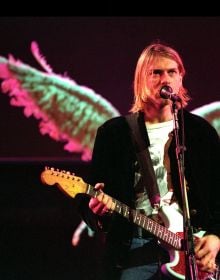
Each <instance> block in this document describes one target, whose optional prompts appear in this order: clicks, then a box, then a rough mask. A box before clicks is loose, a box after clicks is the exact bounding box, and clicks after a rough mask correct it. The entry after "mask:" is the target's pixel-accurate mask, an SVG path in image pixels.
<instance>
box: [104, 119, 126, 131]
mask: <svg viewBox="0 0 220 280" xmlns="http://www.w3.org/2000/svg"><path fill="white" fill-rule="evenodd" d="M126 125H127V122H126V118H125V116H119V117H114V118H112V119H109V120H107V121H106V122H105V123H103V124H102V125H101V126H100V127H99V130H109V129H119V128H124V127H126Z"/></svg>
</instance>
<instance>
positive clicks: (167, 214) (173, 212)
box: [159, 203, 214, 280]
mask: <svg viewBox="0 0 220 280" xmlns="http://www.w3.org/2000/svg"><path fill="white" fill-rule="evenodd" d="M159 216H160V217H161V219H162V221H163V222H164V225H165V227H166V228H168V229H169V230H170V231H171V232H175V233H176V234H177V235H178V236H179V237H180V238H181V239H183V238H184V234H183V216H182V214H181V213H180V212H178V206H177V204H176V203H173V204H171V205H169V206H163V207H162V208H161V211H160V212H159ZM177 221H178V222H177ZM204 233H205V231H200V232H198V233H196V234H194V238H195V239H197V238H201V237H202V236H203V235H204ZM161 245H162V246H163V247H165V248H166V250H167V251H168V252H169V256H170V262H169V263H165V264H163V265H162V266H161V270H162V272H163V274H165V275H166V276H168V277H169V278H171V279H181V280H185V279H186V278H185V252H184V251H180V250H175V249H173V248H172V247H171V246H169V245H168V246H167V245H164V243H161ZM207 279H210V280H211V279H213V280H214V278H212V277H211V275H210V273H207V272H203V271H199V270H198V280H207Z"/></svg>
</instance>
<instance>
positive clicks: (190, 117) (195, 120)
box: [184, 110, 215, 132]
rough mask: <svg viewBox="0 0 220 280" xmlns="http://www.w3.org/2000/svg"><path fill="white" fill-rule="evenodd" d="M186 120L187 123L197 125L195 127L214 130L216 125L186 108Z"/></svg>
mask: <svg viewBox="0 0 220 280" xmlns="http://www.w3.org/2000/svg"><path fill="white" fill-rule="evenodd" d="M184 120H185V122H186V124H187V125H189V126H190V125H191V126H193V127H195V129H202V130H204V131H213V132H214V131H215V129H214V127H213V126H212V125H211V124H210V123H209V122H208V121H207V120H206V119H204V118H203V117H201V116H198V115H195V114H193V113H191V112H189V111H186V110H184Z"/></svg>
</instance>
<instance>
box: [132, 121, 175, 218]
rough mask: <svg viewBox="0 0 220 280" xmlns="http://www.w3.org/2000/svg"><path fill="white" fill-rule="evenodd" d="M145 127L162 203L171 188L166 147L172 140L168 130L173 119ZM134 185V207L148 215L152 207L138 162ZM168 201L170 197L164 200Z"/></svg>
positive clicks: (171, 126)
mask: <svg viewBox="0 0 220 280" xmlns="http://www.w3.org/2000/svg"><path fill="white" fill-rule="evenodd" d="M146 128H147V132H148V136H149V140H150V146H149V152H150V156H151V159H152V163H153V168H154V171H155V175H156V179H157V184H158V187H159V191H160V196H161V203H163V199H162V198H163V197H164V196H165V195H166V194H167V193H168V191H169V190H170V189H171V188H172V186H171V180H170V164H169V157H168V148H169V144H170V142H171V140H172V135H171V133H170V132H171V131H172V130H173V120H171V121H167V122H162V123H155V124H150V125H148V124H146ZM134 187H135V192H136V209H142V211H143V212H145V213H146V214H147V215H150V214H151V213H152V210H153V209H152V207H151V203H150V201H149V198H148V195H147V192H146V189H147V186H144V182H143V178H142V177H141V175H140V170H139V167H138V163H136V172H135V185H134ZM169 201H170V198H169V199H168V201H167V200H166V202H168V203H169Z"/></svg>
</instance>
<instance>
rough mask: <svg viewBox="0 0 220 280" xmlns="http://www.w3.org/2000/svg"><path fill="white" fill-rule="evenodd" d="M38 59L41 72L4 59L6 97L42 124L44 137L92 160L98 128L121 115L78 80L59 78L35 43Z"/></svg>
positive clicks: (0, 70) (0, 64)
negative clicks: (59, 142)
mask: <svg viewBox="0 0 220 280" xmlns="http://www.w3.org/2000/svg"><path fill="white" fill-rule="evenodd" d="M31 50H32V53H33V55H34V57H35V58H36V59H37V61H38V62H39V63H40V65H41V66H42V67H43V69H44V71H46V72H42V71H39V70H37V69H35V68H33V67H31V66H29V65H27V64H24V63H22V62H21V61H18V60H15V59H14V58H13V57H12V56H9V58H8V59H7V58H5V57H2V56H0V78H1V79H3V81H2V84H1V87H2V92H3V93H8V94H9V95H10V98H11V99H10V103H11V105H13V106H22V107H24V115H25V116H26V117H29V116H31V115H33V116H34V117H35V118H37V119H39V120H40V123H39V129H40V132H41V133H42V134H49V136H50V137H51V138H53V139H54V140H56V141H63V142H64V143H65V145H64V149H65V150H68V151H69V152H79V153H80V152H81V153H82V159H83V160H89V159H90V157H91V150H92V147H93V143H94V139H95V134H96V130H97V128H98V126H100V125H101V124H102V123H104V122H105V121H106V120H108V119H110V118H112V117H115V116H118V115H119V112H118V111H117V109H116V108H115V107H113V106H112V104H111V103H110V102H108V101H107V100H106V99H105V98H103V97H101V96H100V95H98V94H96V93H95V92H94V91H93V90H92V89H89V88H87V87H85V86H80V85H78V84H77V83H76V82H75V81H74V80H72V79H70V78H67V77H64V76H61V75H57V74H55V73H54V72H53V70H52V68H51V67H50V66H49V65H48V64H47V62H46V60H45V58H44V57H43V56H42V55H41V54H40V52H39V48H38V45H37V43H36V42H32V44H31Z"/></svg>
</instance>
